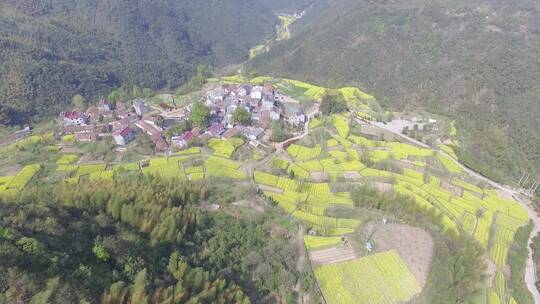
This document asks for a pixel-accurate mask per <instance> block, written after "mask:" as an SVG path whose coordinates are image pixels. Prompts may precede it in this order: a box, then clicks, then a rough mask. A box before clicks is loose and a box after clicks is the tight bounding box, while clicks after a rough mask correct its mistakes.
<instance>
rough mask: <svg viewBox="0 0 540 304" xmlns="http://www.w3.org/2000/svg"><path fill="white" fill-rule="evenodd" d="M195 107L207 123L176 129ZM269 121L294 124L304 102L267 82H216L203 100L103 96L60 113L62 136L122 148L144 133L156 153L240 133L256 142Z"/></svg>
mask: <svg viewBox="0 0 540 304" xmlns="http://www.w3.org/2000/svg"><path fill="white" fill-rule="evenodd" d="M173 103H174V102H173ZM194 106H198V107H201V106H204V107H203V108H204V109H203V112H206V114H203V115H207V119H206V120H205V123H204V124H202V125H198V126H192V127H191V128H189V129H187V130H186V129H185V128H184V130H181V131H182V132H175V130H176V129H182V128H175V127H177V126H178V125H180V124H181V123H182V122H187V121H189V120H190V116H191V114H192V111H193V107H194ZM235 113H242V114H239V116H242V117H244V119H241V120H240V121H238V120H235V119H234V117H235ZM272 121H274V122H276V121H283V122H286V123H287V124H289V125H291V126H294V127H297V126H302V125H303V124H304V123H306V122H307V117H306V115H305V114H304V110H303V108H302V107H300V106H299V105H298V104H295V103H294V101H293V100H292V99H291V98H289V97H288V96H285V95H283V94H281V93H279V92H278V91H276V90H275V89H274V87H273V85H272V84H271V83H265V84H264V85H261V86H259V85H255V86H253V85H249V84H242V85H219V86H217V87H214V88H212V89H209V90H208V91H207V92H206V93H205V96H204V97H203V98H202V100H201V101H199V102H196V103H191V104H189V105H187V106H185V107H175V106H174V105H169V104H166V103H161V104H159V105H158V106H151V105H149V104H148V103H147V102H146V100H145V99H135V100H133V101H131V102H123V101H118V102H111V101H109V100H107V99H101V100H99V101H98V102H97V104H95V105H93V106H91V107H89V108H88V109H87V110H86V111H81V110H78V109H74V110H71V111H65V112H61V113H60V114H59V122H60V124H61V135H63V136H65V135H74V136H75V141H77V142H94V141H98V140H100V139H102V138H104V137H107V136H112V137H113V138H114V141H115V143H116V144H117V145H118V146H120V147H125V146H126V145H129V144H130V143H131V142H132V141H134V140H135V139H136V138H137V137H138V136H148V137H149V139H150V140H151V141H152V143H153V144H154V147H155V150H156V152H167V151H172V150H179V149H183V148H187V147H188V146H189V145H190V142H192V141H194V140H198V139H200V140H204V139H208V138H212V137H214V138H231V137H235V136H242V137H244V138H245V139H246V140H247V141H248V142H250V144H252V145H254V146H258V145H259V144H260V140H261V139H262V138H263V137H264V135H267V133H266V132H265V131H266V130H267V129H268V127H269V125H270V123H271V122H272ZM167 131H171V132H167ZM167 134H168V135H167Z"/></svg>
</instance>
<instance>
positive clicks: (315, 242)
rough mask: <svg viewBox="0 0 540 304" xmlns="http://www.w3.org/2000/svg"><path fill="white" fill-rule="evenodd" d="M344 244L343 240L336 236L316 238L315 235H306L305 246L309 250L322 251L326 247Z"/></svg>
mask: <svg viewBox="0 0 540 304" xmlns="http://www.w3.org/2000/svg"><path fill="white" fill-rule="evenodd" d="M341 243H343V238H341V237H338V236H334V237H324V236H315V235H305V236H304V244H305V245H306V248H307V249H320V248H324V247H330V246H336V245H340V244H341Z"/></svg>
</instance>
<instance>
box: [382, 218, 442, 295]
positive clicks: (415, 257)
mask: <svg viewBox="0 0 540 304" xmlns="http://www.w3.org/2000/svg"><path fill="white" fill-rule="evenodd" d="M374 241H375V246H376V250H377V251H381V252H382V251H388V250H392V249H395V250H396V251H397V252H398V253H399V255H400V256H401V258H402V259H403V260H404V261H405V263H406V264H407V266H408V267H409V270H410V271H411V272H412V273H413V274H414V276H415V278H416V279H417V280H418V282H419V283H420V286H422V287H423V286H425V284H426V280H427V276H428V275H429V271H430V268H431V259H432V256H433V238H432V237H431V235H430V234H429V233H427V232H426V231H424V230H422V229H420V228H417V227H412V226H409V225H404V224H388V225H380V226H379V227H378V228H377V232H376V233H375V236H374Z"/></svg>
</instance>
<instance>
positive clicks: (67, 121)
mask: <svg viewBox="0 0 540 304" xmlns="http://www.w3.org/2000/svg"><path fill="white" fill-rule="evenodd" d="M60 120H61V121H62V123H63V125H64V126H84V125H87V124H88V122H89V117H88V116H87V115H86V114H85V113H82V112H80V111H77V110H74V111H66V112H62V113H60Z"/></svg>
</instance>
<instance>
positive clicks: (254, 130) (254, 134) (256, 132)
mask: <svg viewBox="0 0 540 304" xmlns="http://www.w3.org/2000/svg"><path fill="white" fill-rule="evenodd" d="M263 133H264V130H263V129H262V128H258V127H244V128H242V135H244V137H246V138H247V139H249V140H257V139H259V138H260V137H261V136H262V134H263Z"/></svg>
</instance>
